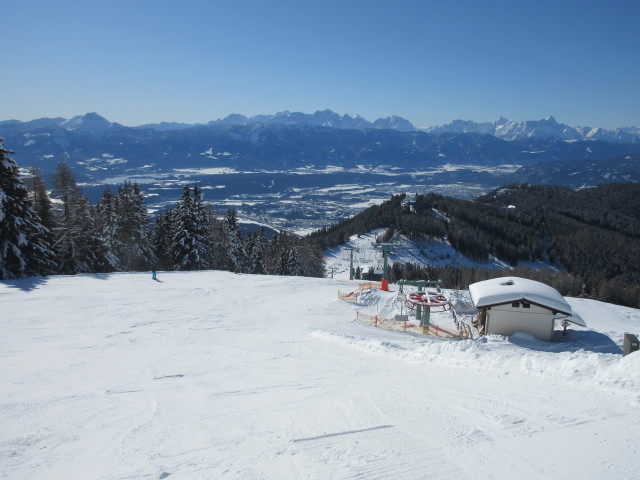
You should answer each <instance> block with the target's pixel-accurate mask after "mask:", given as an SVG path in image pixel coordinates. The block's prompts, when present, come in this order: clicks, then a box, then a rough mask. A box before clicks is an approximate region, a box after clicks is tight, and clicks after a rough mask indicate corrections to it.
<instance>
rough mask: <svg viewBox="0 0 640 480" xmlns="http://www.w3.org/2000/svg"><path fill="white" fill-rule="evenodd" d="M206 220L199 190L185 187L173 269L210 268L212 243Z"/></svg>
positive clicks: (178, 215) (173, 248)
mask: <svg viewBox="0 0 640 480" xmlns="http://www.w3.org/2000/svg"><path fill="white" fill-rule="evenodd" d="M210 237H211V235H210V232H209V230H208V228H207V219H206V216H205V213H204V210H203V206H202V196H201V194H200V189H199V188H198V187H197V186H196V187H195V188H194V192H193V197H192V196H191V190H190V188H189V187H187V186H185V187H184V188H183V189H182V197H180V200H179V202H178V206H177V208H176V216H175V221H174V233H173V239H172V245H171V251H172V257H173V261H174V267H175V268H176V269H177V270H204V269H207V268H211V265H210V258H211V246H210V245H211V243H210V242H211V240H210Z"/></svg>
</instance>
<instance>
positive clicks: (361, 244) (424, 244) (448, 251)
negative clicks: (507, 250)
mask: <svg viewBox="0 0 640 480" xmlns="http://www.w3.org/2000/svg"><path fill="white" fill-rule="evenodd" d="M384 232H385V229H384V228H378V229H375V230H373V231H371V232H369V233H367V234H366V235H361V236H358V235H354V236H352V237H351V238H350V239H349V241H348V242H347V243H346V244H344V245H342V246H339V247H335V248H332V249H330V250H327V251H326V252H325V254H326V257H325V260H326V263H327V269H328V271H331V270H332V269H333V272H334V278H344V279H348V278H349V267H350V263H351V249H353V268H354V270H355V269H356V268H358V267H360V269H361V270H362V272H363V273H366V272H368V271H369V268H371V267H373V269H374V270H375V271H376V272H377V273H382V268H383V264H384V259H383V253H382V250H381V249H380V248H379V247H376V246H374V245H375V244H376V241H377V239H378V238H382V236H383V235H384ZM393 243H394V247H393V248H392V250H391V252H390V253H389V260H388V261H389V265H391V264H392V263H395V262H399V263H401V264H404V263H415V264H418V265H434V266H445V265H451V264H453V265H457V266H461V267H483V268H504V267H507V266H508V265H507V264H506V263H504V262H502V261H500V260H498V259H494V260H493V261H492V262H490V263H489V264H486V263H480V262H476V261H475V260H472V259H470V258H467V257H465V256H464V255H462V254H461V253H459V252H458V251H457V250H456V249H455V248H453V247H452V246H451V245H450V244H449V243H448V242H446V241H443V240H432V241H429V240H423V241H413V240H409V239H408V238H407V237H405V236H404V235H397V236H395V237H394V240H393ZM536 266H538V267H542V266H544V265H537V264H536Z"/></svg>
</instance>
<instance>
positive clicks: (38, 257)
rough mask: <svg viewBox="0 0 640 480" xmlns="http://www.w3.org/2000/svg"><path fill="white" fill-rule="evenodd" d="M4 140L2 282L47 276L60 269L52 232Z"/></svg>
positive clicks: (0, 158)
mask: <svg viewBox="0 0 640 480" xmlns="http://www.w3.org/2000/svg"><path fill="white" fill-rule="evenodd" d="M3 143H4V140H3V139H0V280H7V279H12V278H20V277H27V276H34V275H46V274H48V273H51V272H52V271H53V270H54V269H55V268H56V263H55V259H54V254H53V251H52V250H51V244H50V243H49V240H48V234H49V230H48V229H47V228H46V227H44V226H43V225H42V222H41V219H40V217H39V216H38V214H37V213H36V212H35V210H34V209H33V207H32V205H31V203H30V202H29V199H28V194H27V189H26V188H25V186H24V184H23V183H22V180H21V179H20V176H19V171H18V165H17V164H16V163H15V162H14V161H13V160H12V159H11V158H10V157H9V155H10V154H12V153H13V152H11V151H9V150H5V149H4V146H3Z"/></svg>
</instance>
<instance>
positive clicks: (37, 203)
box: [27, 166, 54, 230]
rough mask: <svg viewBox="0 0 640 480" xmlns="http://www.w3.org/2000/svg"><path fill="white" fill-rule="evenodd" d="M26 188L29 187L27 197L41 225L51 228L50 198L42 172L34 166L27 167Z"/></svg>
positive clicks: (52, 219) (52, 222)
mask: <svg viewBox="0 0 640 480" xmlns="http://www.w3.org/2000/svg"><path fill="white" fill-rule="evenodd" d="M28 179H29V180H28V182H27V188H28V189H29V199H30V200H31V203H32V204H33V209H34V210H35V211H36V213H37V214H38V216H39V217H40V220H42V225H44V226H45V227H47V229H49V230H53V227H54V218H53V207H52V205H51V198H49V194H48V193H47V188H46V184H45V181H44V178H43V176H42V172H41V171H40V169H39V168H38V167H36V166H31V168H29V176H28Z"/></svg>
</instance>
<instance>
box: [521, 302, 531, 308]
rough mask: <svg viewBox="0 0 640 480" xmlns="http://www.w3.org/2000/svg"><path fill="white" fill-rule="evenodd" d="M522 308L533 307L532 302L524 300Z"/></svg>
mask: <svg viewBox="0 0 640 480" xmlns="http://www.w3.org/2000/svg"><path fill="white" fill-rule="evenodd" d="M522 308H531V304H530V303H527V302H522Z"/></svg>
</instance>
